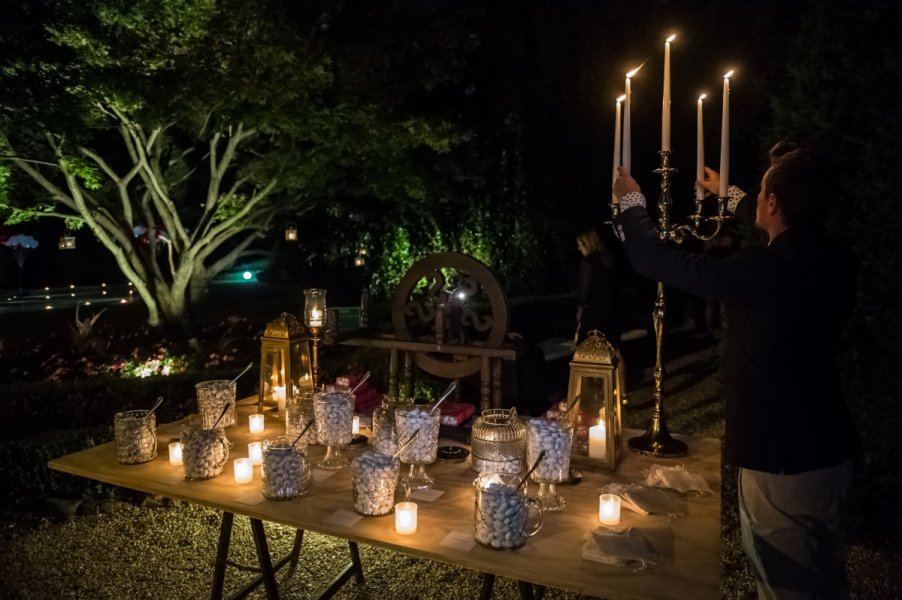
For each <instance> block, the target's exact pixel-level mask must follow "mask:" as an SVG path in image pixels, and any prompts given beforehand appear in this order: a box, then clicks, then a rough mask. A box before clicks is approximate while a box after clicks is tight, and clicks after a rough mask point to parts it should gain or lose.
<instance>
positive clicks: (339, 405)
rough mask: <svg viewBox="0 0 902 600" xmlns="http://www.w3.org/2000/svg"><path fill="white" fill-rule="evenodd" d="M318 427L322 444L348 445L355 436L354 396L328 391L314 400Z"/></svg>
mask: <svg viewBox="0 0 902 600" xmlns="http://www.w3.org/2000/svg"><path fill="white" fill-rule="evenodd" d="M313 411H314V414H315V415H316V428H317V431H318V436H317V437H318V438H319V442H320V443H321V444H329V445H346V444H350V443H351V440H352V439H353V437H354V434H353V433H352V431H351V429H352V427H353V424H354V398H353V396H352V397H348V395H347V394H345V393H333V392H326V393H324V394H320V395H318V396H317V397H316V399H315V400H314V401H313Z"/></svg>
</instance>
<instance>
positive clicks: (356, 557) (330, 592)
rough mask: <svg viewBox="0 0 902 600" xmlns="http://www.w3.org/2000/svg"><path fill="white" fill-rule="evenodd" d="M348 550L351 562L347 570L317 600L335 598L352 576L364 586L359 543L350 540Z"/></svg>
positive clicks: (346, 566)
mask: <svg viewBox="0 0 902 600" xmlns="http://www.w3.org/2000/svg"><path fill="white" fill-rule="evenodd" d="M348 549H349V550H350V551H351V562H350V563H348V564H347V565H345V568H344V569H342V570H341V573H339V574H338V575H337V576H336V577H335V579H333V580H332V583H330V584H329V587H327V588H326V589H325V590H324V591H323V593H322V594H320V595H319V597H318V598H317V600H327V599H328V598H331V597H332V596H334V595H335V593H336V592H338V590H340V589H341V586H343V585H344V584H345V582H347V580H348V579H350V578H351V575H353V576H354V579H355V580H356V581H357V583H358V585H363V583H364V580H363V564H362V563H361V562H360V552H359V551H358V548H357V542H352V541H351V540H348Z"/></svg>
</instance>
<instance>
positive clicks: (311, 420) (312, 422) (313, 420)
mask: <svg viewBox="0 0 902 600" xmlns="http://www.w3.org/2000/svg"><path fill="white" fill-rule="evenodd" d="M315 422H316V419H310V420H309V421H307V424H306V425H304V429H303V430H301V433H300V434H298V437H296V438H294V441H293V442H291V447H292V448H293V447H294V445H295V444H297V443H298V442H299V441H300V440H301V438H302V437H304V434H305V433H307V430H308V429H310V428H311V427H312V426H313V424H314V423H315Z"/></svg>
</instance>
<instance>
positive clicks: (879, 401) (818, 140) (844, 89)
mask: <svg viewBox="0 0 902 600" xmlns="http://www.w3.org/2000/svg"><path fill="white" fill-rule="evenodd" d="M898 18H899V12H898V8H897V6H896V3H894V2H891V1H889V0H867V1H866V2H859V3H855V4H854V5H852V4H849V3H847V2H842V1H840V0H829V1H820V2H811V3H810V6H809V9H808V11H807V13H806V16H805V18H804V20H803V27H802V31H801V33H800V35H799V36H798V39H797V43H796V46H795V48H794V51H793V55H792V56H791V57H790V60H788V61H787V64H788V65H789V78H788V87H787V90H786V93H785V94H784V95H783V96H782V97H780V98H778V99H776V100H774V111H775V124H774V131H775V133H776V134H778V135H779V136H780V137H784V138H787V139H794V140H796V141H800V142H802V143H807V144H814V145H818V146H820V147H822V148H824V149H826V150H827V151H828V152H829V153H830V154H831V155H832V157H833V158H834V159H835V161H836V162H837V164H838V165H840V166H841V170H842V174H843V177H844V184H845V185H844V188H843V193H844V200H843V202H842V203H841V204H840V206H838V207H837V210H836V211H835V214H834V222H833V226H834V227H835V228H839V229H841V230H842V232H843V233H844V234H845V235H846V236H847V237H848V238H849V239H850V240H851V241H852V243H853V244H854V246H855V248H856V250H857V251H858V253H859V255H860V257H861V261H862V269H861V274H860V279H859V296H858V306H857V309H856V312H855V315H854V317H853V321H852V324H851V326H850V328H849V331H848V346H847V350H846V352H845V353H844V357H843V358H844V367H845V368H844V371H845V374H846V380H847V384H848V386H847V387H848V389H847V397H848V398H849V399H850V402H851V404H852V409H853V411H854V414H855V417H856V420H857V421H858V424H859V427H860V428H861V430H862V433H863V435H862V440H863V443H864V455H865V466H866V468H867V471H868V473H869V474H879V473H881V472H885V471H887V470H893V469H897V464H896V463H897V461H898V457H899V455H900V454H902V442H900V438H899V436H898V435H897V432H898V431H899V428H900V427H902V409H900V403H899V399H900V397H899V391H898V382H897V381H896V380H895V377H894V374H895V372H896V370H897V367H898V365H899V363H900V361H902V349H900V346H899V344H898V343H897V340H898V339H899V337H900V336H902V317H900V315H899V312H898V310H896V309H895V308H894V307H895V306H896V305H897V304H898V299H899V298H900V297H902V296H900V294H902V246H900V245H899V244H898V241H897V238H898V232H899V231H900V230H902V211H900V210H899V205H900V197H899V191H898V190H900V189H902V171H900V170H899V169H897V168H892V167H890V168H888V165H889V164H890V163H891V162H892V160H893V158H892V157H897V156H899V155H900V152H902V140H900V138H899V135H898V132H899V131H902V105H900V103H899V102H898V90H899V89H902V58H900V57H902V41H900V37H899V36H898V35H897V32H896V31H895V23H897V22H898ZM825 90H829V93H825Z"/></svg>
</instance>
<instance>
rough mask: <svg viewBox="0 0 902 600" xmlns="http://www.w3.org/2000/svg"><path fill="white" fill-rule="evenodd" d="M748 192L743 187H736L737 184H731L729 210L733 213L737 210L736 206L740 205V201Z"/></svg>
mask: <svg viewBox="0 0 902 600" xmlns="http://www.w3.org/2000/svg"><path fill="white" fill-rule="evenodd" d="M746 195H747V194H746V193H745V192H743V191H742V190H741V189H739V188H738V187H736V186H735V185H731V186H730V187H729V189H727V210H728V211H730V212H731V213H734V212H736V207H737V206H739V201H740V200H742V199H743V198H745V197H746Z"/></svg>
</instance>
